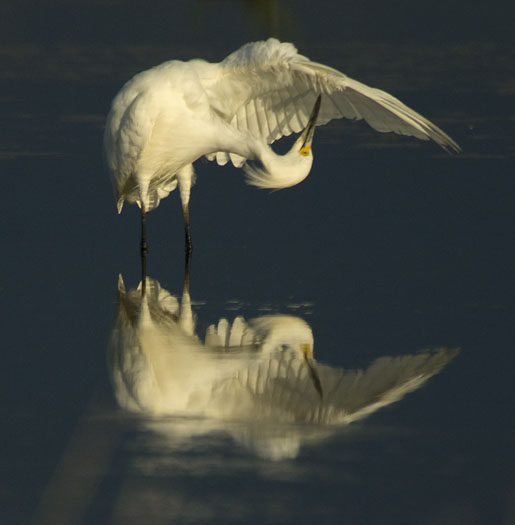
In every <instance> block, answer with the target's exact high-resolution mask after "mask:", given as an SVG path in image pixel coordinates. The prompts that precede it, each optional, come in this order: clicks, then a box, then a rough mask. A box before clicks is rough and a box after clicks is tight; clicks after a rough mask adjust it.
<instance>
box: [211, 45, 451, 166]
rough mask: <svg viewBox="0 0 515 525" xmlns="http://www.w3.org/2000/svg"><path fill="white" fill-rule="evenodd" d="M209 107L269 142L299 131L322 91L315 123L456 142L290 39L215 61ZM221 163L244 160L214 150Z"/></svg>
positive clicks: (445, 145)
mask: <svg viewBox="0 0 515 525" xmlns="http://www.w3.org/2000/svg"><path fill="white" fill-rule="evenodd" d="M204 88H205V89H206V92H207V93H208V97H209V99H210V101H211V104H212V107H213V109H214V110H215V111H216V112H217V113H218V114H219V115H220V116H221V117H222V118H223V119H225V120H226V121H227V122H229V123H231V125H233V126H234V127H236V128H237V129H239V130H241V131H247V132H250V133H252V134H253V135H255V136H260V137H263V138H264V139H265V140H266V141H267V142H268V143H272V142H274V141H275V140H277V139H279V138H280V137H283V136H286V135H290V134H291V133H292V132H299V131H301V130H302V129H303V128H304V127H305V126H306V124H307V122H308V119H309V115H310V114H311V110H312V109H313V105H314V104H315V101H316V99H317V97H318V95H319V94H320V95H322V106H321V109H320V114H319V117H318V125H322V124H326V123H327V122H329V121H330V120H332V119H337V118H342V117H345V118H349V119H354V120H361V119H364V120H365V121H366V122H367V123H368V124H369V125H370V126H371V127H372V128H374V129H375V130H377V131H381V132H388V131H393V132H395V133H399V134H401V135H410V136H414V137H417V138H419V139H423V140H429V139H432V140H434V141H435V142H436V143H437V144H439V145H440V146H441V147H442V148H444V149H446V150H454V151H460V148H459V146H458V145H457V144H456V143H455V142H454V141H453V140H452V139H451V138H450V137H449V136H448V135H446V134H445V133H444V132H443V131H442V130H441V129H439V128H438V127H437V126H435V125H434V124H432V123H431V122H429V121H428V120H427V119H426V118H424V117H423V116H422V115H419V114H418V113H416V112H415V111H413V110H412V109H410V108H408V107H407V106H406V105H404V104H403V103H402V102H400V101H399V100H398V99H396V98H395V97H393V96H391V95H389V94H388V93H386V92H384V91H381V90H379V89H374V88H371V87H369V86H366V85H365V84H362V83H361V82H358V81H356V80H353V79H351V78H349V77H347V76H346V75H344V74H343V73H341V72H339V71H337V70H335V69H332V68H330V67H328V66H324V65H322V64H318V63H316V62H312V61H310V60H309V59H308V58H306V57H304V56H302V55H299V54H298V53H297V50H296V49H295V47H294V46H293V45H292V44H289V43H281V42H279V41H278V40H276V39H273V38H270V39H269V40H267V41H264V42H253V43H249V44H246V45H245V46H243V47H242V48H241V49H239V50H237V51H235V52H234V53H232V54H231V55H229V56H228V57H227V58H226V59H225V60H223V61H222V62H221V63H220V70H219V75H218V77H217V78H216V79H210V80H209V81H208V80H205V81H204ZM215 156H216V159H217V161H218V163H219V164H225V163H226V162H227V161H228V159H229V157H230V158H231V160H232V161H233V163H234V164H235V165H236V166H240V165H241V164H242V163H243V161H244V159H242V158H241V157H239V156H237V155H229V154H226V153H217V154H214V155H211V156H210V157H208V158H210V160H213V159H214V158H215Z"/></svg>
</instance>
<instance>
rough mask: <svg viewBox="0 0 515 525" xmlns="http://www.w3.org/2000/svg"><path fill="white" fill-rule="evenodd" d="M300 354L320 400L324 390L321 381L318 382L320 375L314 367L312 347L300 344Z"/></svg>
mask: <svg viewBox="0 0 515 525" xmlns="http://www.w3.org/2000/svg"><path fill="white" fill-rule="evenodd" d="M302 354H303V356H304V362H305V363H306V366H307V367H308V370H309V376H310V377H311V380H312V381H313V386H314V387H315V390H316V391H317V392H318V395H319V396H320V400H323V399H324V391H323V390H322V383H321V382H320V377H319V376H318V372H317V370H316V368H315V363H314V361H313V349H312V348H311V346H310V345H302Z"/></svg>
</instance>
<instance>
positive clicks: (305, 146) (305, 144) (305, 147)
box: [299, 95, 322, 155]
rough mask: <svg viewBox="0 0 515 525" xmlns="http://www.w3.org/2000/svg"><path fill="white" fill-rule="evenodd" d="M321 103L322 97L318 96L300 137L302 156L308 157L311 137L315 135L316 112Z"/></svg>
mask: <svg viewBox="0 0 515 525" xmlns="http://www.w3.org/2000/svg"><path fill="white" fill-rule="evenodd" d="M321 102H322V95H318V98H317V100H316V102H315V105H314V106H313V111H312V112H311V116H310V117H309V121H308V124H307V126H306V127H305V128H304V131H303V132H302V133H301V135H300V141H301V147H300V150H299V152H300V153H301V154H302V155H309V151H310V150H311V143H312V142H313V135H314V133H315V127H316V124H317V118H318V112H319V111H320V104H321Z"/></svg>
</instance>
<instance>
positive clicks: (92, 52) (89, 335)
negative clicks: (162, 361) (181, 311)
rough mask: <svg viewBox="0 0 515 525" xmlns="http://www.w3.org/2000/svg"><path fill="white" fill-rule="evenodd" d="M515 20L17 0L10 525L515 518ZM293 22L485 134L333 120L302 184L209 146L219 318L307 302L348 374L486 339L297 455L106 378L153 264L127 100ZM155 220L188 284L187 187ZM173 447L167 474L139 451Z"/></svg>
mask: <svg viewBox="0 0 515 525" xmlns="http://www.w3.org/2000/svg"><path fill="white" fill-rule="evenodd" d="M512 20H513V7H512V6H511V5H510V4H508V3H502V2H490V3H482V4H477V5H475V4H474V3H473V4H470V3H469V2H452V3H443V2H429V1H428V2H416V3H414V2H387V3H385V2H340V1H338V2H336V1H335V2H322V3H318V4H315V3H314V2H305V1H300V2H299V1H295V2H293V1H292V2H274V1H268V2H266V1H265V2H259V1H254V2H250V1H249V2H243V1H225V2H223V1H191V2H186V1H184V2H182V1H177V2H150V3H149V2H134V3H129V2H95V1H94V2H85V1H84V2H80V1H77V2H65V1H62V2H28V1H18V2H3V4H2V6H1V7H0V43H1V47H0V63H1V64H2V67H1V68H0V117H1V118H0V170H1V171H0V177H1V181H2V183H3V185H4V187H3V202H2V206H1V207H0V215H1V222H0V224H1V240H2V245H3V257H2V272H1V281H0V294H1V298H2V320H3V333H4V343H3V345H2V349H3V355H4V360H3V364H2V367H1V376H0V388H1V393H2V396H1V405H0V408H1V411H2V420H3V429H4V430H3V436H4V439H3V441H4V444H3V446H2V449H1V450H2V485H1V492H0V502H1V508H0V516H1V521H2V523H26V522H27V521H28V520H29V519H30V517H31V516H35V517H36V518H35V519H36V521H37V520H38V519H39V520H40V521H41V522H48V523H60V522H62V523H72V522H77V523H89V522H91V523H139V522H148V520H149V519H150V518H149V516H150V517H151V521H152V522H153V523H161V522H162V523H169V522H174V523H181V522H184V523H188V522H202V521H204V522H214V521H219V522H242V521H244V522H256V523H261V522H263V521H268V522H272V523H291V522H306V523H307V522H312V521H313V520H314V519H320V520H325V522H336V521H347V522H349V523H378V522H381V523H396V524H398V523H439V524H441V523H443V524H445V523H453V524H454V523H467V524H475V523H488V524H491V523H492V524H493V523H503V524H508V523H514V522H515V478H514V474H513V472H514V466H515V461H514V454H513V442H514V437H515V435H514V434H515V432H514V430H515V425H514V418H513V404H514V401H515V393H514V387H513V377H514V372H515V370H514V359H513V329H512V326H513V313H514V312H513V304H514V297H515V294H514V280H513V277H512V274H513V268H514V248H513V246H514V242H513V241H514V219H515V212H514V207H513V200H514V199H513V197H514V189H515V183H514V180H513V174H514V170H513V168H514V160H513V159H514V153H515V147H514V144H515V142H514V135H515V124H514V111H513V108H515V83H514V77H513V64H514V63H515V60H514V59H515V45H514V44H515V42H514V39H515V37H514V35H513V29H512ZM268 36H276V37H279V38H280V39H282V40H286V41H293V42H294V43H295V44H296V45H297V47H298V48H299V51H300V52H301V53H302V54H305V55H307V56H309V57H310V58H311V59H313V60H317V61H320V62H323V63H327V64H329V65H331V66H333V67H335V68H337V69H340V70H342V71H344V72H345V73H347V74H348V75H349V76H351V77H353V78H357V79H358V80H360V81H363V82H365V83H368V84H371V85H373V86H376V87H379V88H381V89H385V90H386V91H389V92H391V93H393V94H394V95H396V96H398V97H399V98H401V100H403V101H404V102H405V103H407V104H408V105H409V106H411V107H414V108H415V109H416V110H417V111H419V112H421V113H422V114H423V115H425V116H426V117H428V118H429V119H431V120H432V121H434V122H435V123H436V124H437V125H439V126H441V127H442V128H443V129H444V130H445V131H446V132H448V133H449V134H450V135H451V136H452V137H453V138H454V139H455V140H456V141H457V142H458V143H459V144H460V145H461V146H462V148H463V153H462V154H461V155H457V156H451V155H448V154H446V153H445V152H443V151H441V150H440V149H439V148H438V147H437V146H436V145H434V144H430V143H426V142H421V141H416V140H414V139H409V138H406V137H398V136H391V135H382V134H378V133H375V132H374V131H373V130H370V129H369V128H368V127H367V126H366V125H364V124H362V123H352V122H333V123H331V124H329V125H328V126H325V127H324V128H321V129H319V130H318V131H317V134H316V136H315V145H314V154H315V163H314V167H313V170H312V172H311V174H310V176H309V177H308V179H307V180H306V181H304V182H303V183H302V184H300V185H298V186H296V187H294V188H291V189H289V190H284V191H280V192H276V193H267V192H263V191H257V190H255V189H254V188H250V187H247V186H245V184H244V182H243V178H242V176H241V172H240V171H239V170H236V169H234V168H231V167H228V166H226V167H218V166H216V165H215V164H212V163H208V162H206V161H203V160H200V161H199V162H198V163H197V167H196V169H197V173H198V183H197V185H196V187H195V188H194V190H193V193H192V201H191V214H192V228H193V236H194V242H195V253H194V258H193V266H192V297H193V299H194V300H196V301H197V302H198V304H197V306H196V311H197V314H198V331H199V333H203V330H204V329H205V327H206V326H207V325H208V324H209V323H212V322H216V320H217V319H218V318H220V317H222V316H224V315H228V316H234V315H236V314H237V313H243V314H244V315H245V316H246V317H252V316H253V315H254V316H255V315H258V314H259V312H261V311H263V309H267V311H274V312H289V313H292V311H293V310H292V305H293V304H298V303H303V304H304V303H305V304H307V305H308V306H305V307H303V308H301V309H300V311H297V315H300V316H301V317H303V318H304V319H305V320H306V321H307V322H308V323H309V324H310V325H311V327H312V328H313V332H314V336H315V356H316V358H317V359H318V360H319V361H322V362H324V363H328V364H331V365H333V366H340V367H350V368H356V367H366V366H367V365H368V364H369V363H370V362H371V361H372V360H373V359H375V358H376V357H379V356H383V355H404V354H411V353H414V352H416V351H418V350H421V349H423V348H429V347H436V346H447V347H460V348H461V353H460V355H459V356H458V357H457V358H456V360H455V361H454V362H453V363H452V364H451V365H449V367H448V368H446V369H445V370H444V371H443V372H442V373H441V374H440V375H439V376H437V377H435V378H433V379H432V380H431V381H430V382H429V383H428V385H426V386H425V387H424V388H423V389H422V390H420V391H418V392H416V393H414V394H412V395H411V396H409V397H407V398H406V399H404V400H403V401H402V402H400V403H399V404H396V405H393V406H392V407H390V408H388V409H387V410H385V411H383V412H379V413H377V414H375V415H374V416H372V417H371V418H369V419H367V420H366V421H364V422H363V423H362V424H360V425H358V426H357V430H349V431H347V432H342V433H341V434H339V435H337V436H336V437H333V438H332V439H330V440H327V441H326V442H323V443H321V444H319V445H316V446H312V447H306V448H305V449H302V450H301V453H300V455H299V457H298V458H297V459H296V460H291V461H287V462H282V463H279V464H276V463H270V462H267V461H265V460H260V459H258V458H255V457H253V456H252V455H251V454H250V453H249V452H247V451H245V450H242V449H241V448H240V447H238V446H237V445H236V444H235V443H234V442H233V441H231V440H230V439H229V438H228V437H227V436H223V435H218V434H217V435H216V436H214V437H213V436H211V437H210V438H209V439H208V438H207V437H206V438H205V439H204V440H202V439H200V438H198V439H197V440H195V439H193V438H192V439H191V442H190V443H189V444H188V446H187V447H182V448H181V447H176V448H174V449H169V448H167V446H164V445H163V444H162V443H161V442H159V441H158V442H157V443H156V442H154V441H153V439H154V438H153V437H152V435H150V436H147V434H146V433H145V432H144V431H143V430H141V429H140V427H139V426H138V424H137V422H135V421H133V420H130V419H129V420H127V418H126V417H125V416H124V415H123V414H121V413H120V412H118V411H117V409H116V407H115V404H114V401H113V400H112V396H111V393H110V387H109V382H108V378H107V373H106V370H105V368H106V367H105V346H106V340H107V337H108V332H109V327H110V323H111V319H112V316H113V311H114V300H115V291H116V282H117V277H118V274H119V273H122V274H123V275H124V278H125V280H126V283H127V285H128V286H135V285H136V284H137V282H138V280H139V259H138V235H139V216H138V211H137V208H136V207H134V206H126V207H125V209H124V210H123V213H122V214H121V216H118V215H117V214H116V208H115V205H114V200H113V197H112V192H111V188H110V184H109V181H108V177H107V176H106V174H105V171H104V169H103V165H102V156H101V140H102V131H103V122H104V119H105V115H106V114H107V111H108V109H109V104H110V101H111V100H112V98H113V96H114V95H115V94H116V92H117V91H118V89H120V87H121V86H122V85H123V83H124V82H125V81H126V80H127V79H129V78H130V77H131V76H132V75H133V74H135V73H136V72H138V71H141V70H143V69H145V68H148V67H151V66H153V65H155V64H157V63H159V62H161V61H163V60H167V59H171V58H180V59H185V60H186V59H189V58H194V57H198V56H201V57H203V58H206V59H208V60H214V61H218V60H221V59H222V58H223V57H225V56H226V55H227V54H228V53H229V52H231V51H233V50H234V49H236V48H237V47H239V46H240V45H241V44H243V43H245V42H247V41H252V40H256V39H261V38H266V37H268ZM148 228H149V236H150V239H149V242H150V257H149V274H150V275H151V276H152V277H154V278H156V279H158V280H159V281H160V282H161V284H162V285H163V286H164V287H165V288H166V289H168V290H169V291H170V292H171V293H174V294H177V293H179V292H180V290H181V288H182V268H183V253H182V246H183V238H182V235H183V232H182V217H181V213H180V206H179V205H178V195H177V194H176V192H175V193H173V194H171V195H170V197H169V198H168V199H166V200H165V201H163V202H162V203H161V205H160V207H159V208H158V209H157V210H156V211H154V212H153V213H152V214H150V215H149V220H148ZM234 304H238V305H240V307H239V308H240V312H233V311H231V308H233V307H232V306H230V305H234ZM150 460H154V461H157V462H158V463H159V464H160V465H161V467H160V470H159V471H158V472H157V473H156V471H155V470H152V469H150V470H148V469H147V470H145V469H144V468H143V467H141V468H137V467H135V466H134V465H140V466H141V465H143V466H144V465H147V463H148V462H150ZM63 465H64V466H63ZM149 472H151V473H149ZM56 480H57V481H56ZM63 480H64V481H63ZM59 483H61V484H59ZM55 487H58V489H55ZM56 490H57V492H56ZM53 491H54V492H53ZM56 494H57V495H58V497H57V498H56ZM199 509H200V510H202V512H200V510H199ZM63 516H66V519H64V518H63Z"/></svg>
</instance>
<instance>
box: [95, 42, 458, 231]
mask: <svg viewBox="0 0 515 525" xmlns="http://www.w3.org/2000/svg"><path fill="white" fill-rule="evenodd" d="M320 99H321V104H320ZM341 117H346V118H351V119H356V120H359V119H365V120H366V121H367V122H368V123H369V124H370V125H371V126H372V127H373V128H374V129H376V130H378V131H382V132H386V131H393V132H396V133H400V134H403V135H412V136H415V137H417V138H420V139H424V140H428V139H432V140H434V141H435V142H437V143H438V144H439V145H440V146H442V147H443V148H445V149H450V150H454V151H459V146H458V145H457V144H456V143H455V142H454V141H453V140H452V139H451V138H450V137H449V136H447V135H446V134H445V133H444V132H443V131H442V130H440V129H439V128H438V127H436V126H435V125H434V124H432V123H431V122H429V121H428V120H427V119H425V118H424V117H422V116H421V115H419V114H418V113H416V112H415V111H413V110H411V109H410V108H408V107H407V106H405V105H404V104H402V102H400V101H399V100H397V99H396V98H394V97H392V96H391V95H389V94H388V93H385V92H384V91H380V90H377V89H374V88H371V87H368V86H366V85H364V84H361V83H360V82H357V81H355V80H352V79H350V78H349V77H347V76H346V75H344V74H343V73H340V72H339V71H336V70H335V69H332V68H330V67H328V66H324V65H322V64H318V63H316V62H312V61H310V60H309V59H308V58H306V57H304V56H302V55H299V54H298V53H297V50H296V49H295V47H294V46H293V45H292V44H288V43H280V42H279V41H277V40H275V39H269V40H267V41H265V42H255V43H250V44H246V45H245V46H243V47H242V48H241V49H239V50H237V51H235V52H234V53H232V54H231V55H229V56H228V57H227V58H226V59H225V60H223V61H222V62H220V63H208V62H206V61H204V60H200V59H196V60H190V61H189V62H182V61H178V60H173V61H170V62H165V63H164V64H161V65H159V66H156V67H154V68H152V69H149V70H148V71H144V72H142V73H139V74H137V75H136V76H135V77H134V78H132V79H131V80H130V81H129V82H127V83H126V84H125V86H124V87H123V88H122V89H121V91H120V92H119V93H118V95H117V96H116V97H115V99H114V100H113V103H112V107H111V111H110V113H109V115H108V117H107V122H106V129H105V135H104V148H105V155H106V160H107V164H108V167H109V170H110V173H111V177H112V181H113V186H114V189H115V192H116V199H117V205H118V211H119V212H120V211H121V209H122V206H123V203H124V201H126V200H127V201H128V202H134V203H136V204H138V206H140V208H141V210H142V218H143V217H144V214H145V212H148V211H151V210H153V209H154V208H156V207H157V206H158V205H159V202H160V200H161V199H162V198H164V197H166V196H167V195H168V194H169V193H170V192H171V191H173V190H174V189H175V188H176V187H177V186H179V190H180V195H181V201H182V206H183V212H184V218H185V222H186V232H187V238H188V239H189V232H188V230H189V226H188V222H189V212H188V209H189V197H190V189H191V185H192V184H193V182H194V171H193V162H195V161H196V160H197V159H198V158H200V157H202V156H206V157H207V158H208V159H209V160H214V159H216V160H217V162H218V164H220V165H223V164H226V163H227V162H228V161H229V160H231V161H232V162H233V164H234V165H235V166H237V167H242V166H244V169H245V172H246V175H247V182H249V183H250V184H252V185H255V186H257V187H260V188H271V189H279V188H286V187H289V186H293V185H295V184H298V183H299V182H301V181H302V180H304V179H305V178H306V177H307V175H308V174H309V171H310V170H311V166H312V162H313V154H312V151H311V141H312V138H313V130H314V127H315V126H316V125H321V124H325V123H327V122H329V121H330V120H332V119H335V118H341ZM302 130H304V131H303V133H302V135H301V136H300V137H299V139H298V140H297V141H296V142H295V144H294V145H293V147H292V148H291V150H290V151H289V152H288V153H286V154H285V155H277V154H276V153H274V152H273V150H272V149H271V148H270V146H269V144H271V143H272V142H274V141H275V140H277V139H279V138H281V137H283V136H286V135H290V134H291V133H293V132H300V131H302ZM247 161H257V162H259V163H260V164H261V167H256V166H254V165H251V164H248V163H247Z"/></svg>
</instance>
